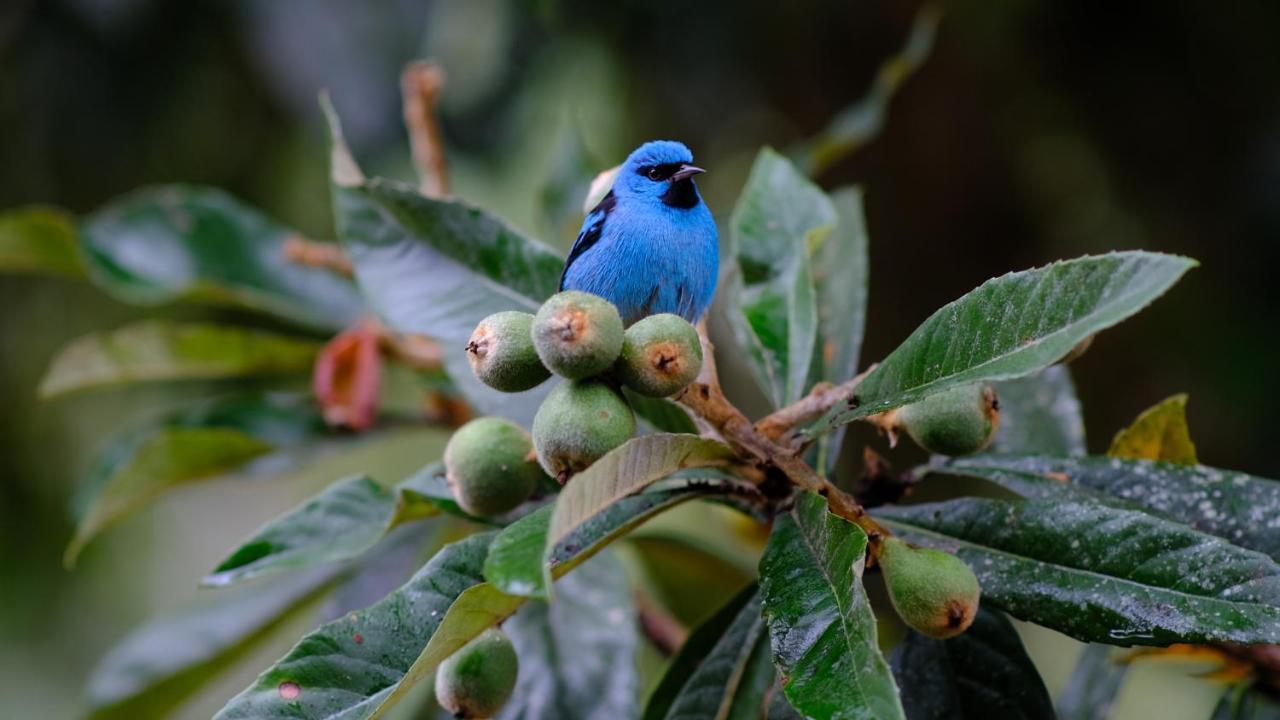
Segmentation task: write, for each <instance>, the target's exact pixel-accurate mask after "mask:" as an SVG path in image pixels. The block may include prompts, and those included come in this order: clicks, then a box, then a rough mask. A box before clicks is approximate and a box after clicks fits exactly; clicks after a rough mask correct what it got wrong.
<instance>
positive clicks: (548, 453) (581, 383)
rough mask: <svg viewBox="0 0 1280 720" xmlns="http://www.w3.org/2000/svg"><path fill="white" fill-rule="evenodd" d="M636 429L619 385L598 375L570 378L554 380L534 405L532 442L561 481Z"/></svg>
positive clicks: (548, 468) (541, 459)
mask: <svg viewBox="0 0 1280 720" xmlns="http://www.w3.org/2000/svg"><path fill="white" fill-rule="evenodd" d="M635 431H636V418H635V415H633V414H632V412H631V406H630V405H628V404H627V401H626V400H625V399H624V398H623V397H622V395H621V394H620V393H619V392H618V391H617V390H614V389H613V388H612V387H609V385H607V384H605V383H604V382H601V381H599V380H570V381H566V382H562V383H560V384H559V385H557V386H556V388H555V389H554V390H552V391H551V393H550V394H549V395H547V399H546V400H543V401H542V407H540V408H538V414H537V415H535V416H534V418H533V446H534V447H535V448H536V449H537V451H538V462H539V463H541V464H542V468H543V469H544V470H546V471H547V473H548V474H550V475H551V476H552V477H554V478H556V479H557V480H559V481H560V482H561V483H564V481H565V480H567V479H568V478H569V477H570V476H571V475H573V474H574V473H578V472H582V471H583V470H586V469H587V467H588V466H590V465H591V463H593V462H595V461H596V460H598V459H600V456H602V455H604V454H605V453H607V452H609V451H610V450H612V449H614V448H616V447H618V446H619V445H621V444H622V443H624V442H626V441H627V439H628V438H630V437H631V436H632V435H633V434H635Z"/></svg>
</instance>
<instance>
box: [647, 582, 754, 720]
mask: <svg viewBox="0 0 1280 720" xmlns="http://www.w3.org/2000/svg"><path fill="white" fill-rule="evenodd" d="M726 609H727V611H726V610H722V611H721V612H720V613H717V614H716V615H715V616H714V617H713V618H712V619H711V620H710V621H708V623H707V624H704V625H703V626H700V627H699V628H698V630H697V631H695V635H694V636H690V638H689V639H688V640H686V641H685V647H683V648H681V650H680V654H679V655H677V656H676V659H675V660H673V661H672V663H671V666H670V667H669V668H668V669H667V672H666V674H665V675H664V676H663V678H662V682H661V684H659V686H658V689H657V690H656V691H655V692H654V694H653V696H652V697H651V698H650V700H649V705H648V707H646V708H645V714H644V719H645V720H661V719H663V718H666V719H667V720H675V719H676V718H682V719H687V720H702V719H703V718H716V719H717V720H729V719H730V718H732V719H734V720H756V719H758V718H760V716H761V713H762V711H763V710H764V705H765V697H766V695H768V693H769V691H770V689H771V688H772V687H773V678H774V669H773V658H772V654H771V652H770V646H769V634H768V633H767V632H766V629H765V623H764V618H763V617H761V615H760V596H759V593H758V591H757V590H756V588H755V586H754V585H752V586H751V587H750V588H749V589H748V590H746V591H744V592H743V593H741V594H739V595H738V597H737V598H735V599H734V601H732V602H730V603H729V605H728V606H726ZM726 615H727V616H728V617H724V616H726ZM708 644H709V645H710V647H706V645H708Z"/></svg>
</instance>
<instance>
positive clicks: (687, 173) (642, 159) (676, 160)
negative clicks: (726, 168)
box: [613, 140, 704, 210]
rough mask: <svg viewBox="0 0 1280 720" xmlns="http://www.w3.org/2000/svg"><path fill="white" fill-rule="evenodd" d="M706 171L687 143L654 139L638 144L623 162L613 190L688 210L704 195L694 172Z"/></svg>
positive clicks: (620, 193) (618, 193)
mask: <svg viewBox="0 0 1280 720" xmlns="http://www.w3.org/2000/svg"><path fill="white" fill-rule="evenodd" d="M701 172H704V171H703V169H702V168H700V167H697V166H695V165H694V164H693V153H691V152H689V148H687V147H685V146H684V143H679V142H675V141H674V140H651V141H649V142H647V143H645V144H643V145H641V146H640V147H638V148H636V149H635V151H634V152H632V153H631V154H630V155H629V156H627V161H626V162H624V163H622V169H621V170H620V171H619V172H618V179H617V180H615V181H614V183H613V192H614V194H616V195H618V196H619V197H632V198H647V199H652V200H660V201H662V202H663V203H665V204H666V205H669V206H671V207H673V208H680V209H684V210H687V209H689V208H692V207H696V206H697V205H698V203H700V202H702V199H701V198H700V197H699V196H698V188H697V186H696V185H694V184H693V176H694V175H697V174H698V173H701Z"/></svg>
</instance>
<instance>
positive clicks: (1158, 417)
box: [1107, 393, 1198, 465]
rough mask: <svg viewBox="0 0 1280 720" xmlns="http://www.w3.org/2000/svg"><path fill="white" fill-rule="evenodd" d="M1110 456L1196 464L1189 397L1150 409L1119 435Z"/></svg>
mask: <svg viewBox="0 0 1280 720" xmlns="http://www.w3.org/2000/svg"><path fill="white" fill-rule="evenodd" d="M1107 454H1108V455H1110V456H1112V457H1118V458H1125V459H1128V460H1165V461H1168V462H1173V463H1179V464H1181V465H1196V464H1198V461H1197V460H1196V446H1195V444H1194V443H1192V442H1191V434H1190V433H1189V432H1188V430H1187V395H1186V393H1182V394H1179V395H1174V396H1173V397H1170V398H1167V399H1165V400H1162V401H1161V402H1159V403H1157V404H1156V405H1154V406H1152V407H1150V408H1147V409H1146V410H1144V411H1143V412H1142V414H1141V415H1139V416H1138V419H1136V420H1134V421H1133V424H1132V425H1130V426H1129V427H1127V428H1125V429H1123V430H1121V431H1120V432H1118V433H1116V437H1115V439H1114V440H1112V441H1111V449H1110V450H1108V451H1107Z"/></svg>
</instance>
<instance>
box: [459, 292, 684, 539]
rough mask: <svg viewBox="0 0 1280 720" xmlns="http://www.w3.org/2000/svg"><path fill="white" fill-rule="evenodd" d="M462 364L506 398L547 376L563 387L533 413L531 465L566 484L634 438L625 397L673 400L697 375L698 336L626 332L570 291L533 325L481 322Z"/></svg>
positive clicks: (664, 321) (514, 315) (660, 327)
mask: <svg viewBox="0 0 1280 720" xmlns="http://www.w3.org/2000/svg"><path fill="white" fill-rule="evenodd" d="M467 358H468V360H469V361H470V363H471V369H472V371H473V372H474V373H475V375H476V377H477V378H478V379H479V380H480V381H481V382H483V383H485V384H486V385H488V386H489V387H492V388H494V389H496V390H501V391H503V392H522V391H524V390H528V389H530V388H533V387H534V386H536V385H539V384H541V383H542V382H543V381H545V380H546V379H547V378H549V377H551V375H552V374H553V373H554V374H556V375H559V376H560V377H562V378H564V381H563V382H561V383H560V385H558V386H557V387H556V388H555V389H553V390H552V391H551V393H550V394H549V395H548V396H547V398H546V400H544V401H543V403H542V406H541V407H540V408H539V409H538V413H537V415H536V416H535V417H534V420H533V439H532V442H533V448H534V450H535V453H534V457H536V458H537V461H538V464H539V465H541V466H542V469H543V470H545V471H546V472H547V473H548V474H549V475H551V476H552V477H554V478H556V479H557V480H558V481H560V482H561V483H564V482H565V481H566V480H567V479H568V478H569V477H570V476H572V475H573V474H575V473H578V472H581V471H583V470H585V469H586V468H587V467H588V466H590V465H591V463H593V462H595V461H596V460H597V459H599V458H600V456H602V455H604V454H605V453H607V452H609V451H610V450H612V449H614V448H615V447H617V446H619V445H621V444H622V443H624V442H626V440H627V439H628V438H630V437H631V436H632V435H633V434H634V433H635V429H636V421H635V415H634V413H633V412H632V410H631V406H630V405H629V404H628V403H627V400H626V397H624V396H623V394H622V391H621V388H622V387H624V386H625V387H626V388H629V389H630V390H632V391H634V392H636V393H639V394H641V395H646V396H649V397H667V396H669V395H673V394H675V393H676V392H679V391H680V390H681V389H683V388H684V387H685V386H686V385H688V384H689V383H691V382H693V380H694V378H696V377H697V376H698V372H699V371H700V370H701V369H702V346H701V344H700V342H699V339H698V332H697V330H695V329H694V327H693V326H692V325H690V324H689V323H688V322H686V321H685V320H684V319H682V318H680V317H678V316H676V315H665V314H664V315H651V316H649V317H646V318H644V319H643V320H640V321H639V322H637V323H635V324H634V325H632V326H631V327H629V328H625V329H624V328H623V325H622V317H621V316H620V315H619V314H618V309H617V308H616V307H614V306H613V305H612V304H611V303H609V302H608V301H607V300H604V299H603V298H600V297H596V296H595V295H591V294H588V293H583V292H576V291H568V292H562V293H559V294H558V295H555V296H553V297H552V298H551V299H549V300H547V302H546V303H545V304H543V306H542V308H541V309H539V310H538V314H537V315H530V314H529V313H522V312H500V313H496V314H494V315H490V316H489V317H487V318H485V319H484V320H482V321H481V322H480V324H479V326H477V327H476V330H475V332H474V333H472V335H471V341H470V342H469V343H468V344H467ZM480 451H481V450H480V449H479V448H477V449H476V452H480ZM447 463H448V459H447V458H446V464H447ZM485 514H488V513H485Z"/></svg>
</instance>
